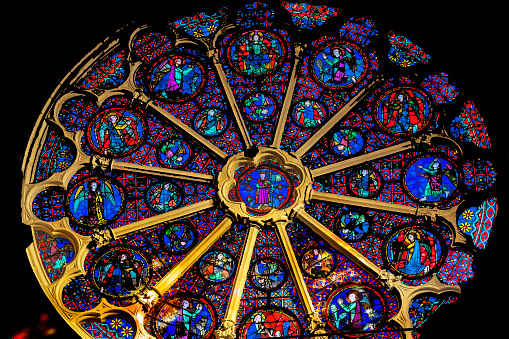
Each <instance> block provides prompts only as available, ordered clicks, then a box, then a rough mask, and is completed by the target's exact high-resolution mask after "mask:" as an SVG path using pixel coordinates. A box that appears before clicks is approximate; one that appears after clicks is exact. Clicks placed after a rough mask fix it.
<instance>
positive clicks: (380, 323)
mask: <svg viewBox="0 0 509 339" xmlns="http://www.w3.org/2000/svg"><path fill="white" fill-rule="evenodd" d="M348 287H360V288H367V289H369V290H370V292H372V293H373V294H375V295H376V296H377V297H378V298H379V300H380V304H381V306H382V309H383V312H382V316H381V317H380V319H379V320H378V324H377V326H375V330H378V329H380V327H382V326H383V324H384V322H385V319H386V318H387V300H385V297H384V295H383V294H382V293H381V292H379V291H378V290H377V289H375V288H373V287H371V286H369V285H364V284H358V283H355V282H347V283H344V284H342V285H340V286H338V287H337V288H336V289H334V290H333V291H332V292H331V293H330V294H329V296H328V297H327V300H326V302H325V307H324V308H323V310H322V312H323V313H322V317H323V319H327V325H328V326H329V327H330V328H331V329H332V330H333V331H334V330H339V331H341V329H338V328H336V327H335V326H334V325H333V324H332V322H331V320H330V319H331V318H330V315H329V306H330V304H331V302H332V300H333V299H334V297H335V296H336V294H337V292H338V291H340V290H341V289H346V288H348ZM342 334H343V335H344V336H345V337H354V338H358V337H363V336H366V335H368V334H370V332H365V333H357V334H348V332H342Z"/></svg>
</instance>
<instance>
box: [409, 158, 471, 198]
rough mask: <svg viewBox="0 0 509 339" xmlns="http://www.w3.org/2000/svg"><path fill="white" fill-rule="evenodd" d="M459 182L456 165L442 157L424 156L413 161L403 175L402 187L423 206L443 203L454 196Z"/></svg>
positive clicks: (459, 177) (459, 175) (459, 176)
mask: <svg viewBox="0 0 509 339" xmlns="http://www.w3.org/2000/svg"><path fill="white" fill-rule="evenodd" d="M460 181H461V174H460V173H459V172H458V170H457V169H456V165H454V163H453V162H452V160H449V159H448V158H446V157H445V156H443V155H437V154H435V155H433V154H432V155H424V156H421V157H419V158H417V159H415V160H413V161H412V162H411V163H410V164H409V165H408V167H407V168H406V169H405V170H404V173H403V187H404V188H405V189H406V191H407V192H408V194H409V195H410V196H411V197H412V198H414V199H415V200H417V201H419V202H420V203H424V204H434V203H443V202H445V201H446V200H449V198H450V197H452V196H454V195H455V194H456V192H457V190H458V185H459V183H460Z"/></svg>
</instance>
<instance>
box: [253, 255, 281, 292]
mask: <svg viewBox="0 0 509 339" xmlns="http://www.w3.org/2000/svg"><path fill="white" fill-rule="evenodd" d="M262 260H266V261H269V260H270V261H273V262H277V264H278V265H279V267H281V269H282V271H283V280H281V281H280V282H279V283H278V284H277V286H274V287H272V288H268V289H266V288H261V287H260V286H258V284H256V283H255V282H254V278H253V276H254V274H253V270H254V267H255V265H256V264H258V263H259V262H261V261H262ZM248 279H249V282H250V283H251V285H253V288H254V289H256V290H258V291H261V292H265V293H269V292H273V291H275V290H277V289H278V288H280V287H281V286H283V285H284V284H285V283H286V281H287V280H288V271H287V270H285V269H284V265H283V263H282V262H281V261H280V260H277V259H275V258H271V257H263V258H259V259H257V260H256V261H255V262H254V263H253V265H252V266H251V268H250V269H249V273H248Z"/></svg>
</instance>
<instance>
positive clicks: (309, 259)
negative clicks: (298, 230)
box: [300, 247, 335, 278]
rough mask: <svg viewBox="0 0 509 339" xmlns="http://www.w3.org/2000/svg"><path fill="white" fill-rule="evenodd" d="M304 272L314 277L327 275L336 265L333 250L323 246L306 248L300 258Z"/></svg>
mask: <svg viewBox="0 0 509 339" xmlns="http://www.w3.org/2000/svg"><path fill="white" fill-rule="evenodd" d="M300 265H301V267H302V270H303V271H304V273H306V274H308V275H309V276H311V277H313V278H324V277H327V276H328V275H329V274H330V273H331V271H332V270H333V269H334V266H335V259H334V256H333V255H332V253H331V252H329V251H327V250H325V249H322V248H318V247H316V248H311V249H308V250H306V251H305V252H304V253H303V254H302V256H301V259H300Z"/></svg>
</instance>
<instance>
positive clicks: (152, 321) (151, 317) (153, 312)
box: [145, 292, 217, 339]
mask: <svg viewBox="0 0 509 339" xmlns="http://www.w3.org/2000/svg"><path fill="white" fill-rule="evenodd" d="M185 297H187V298H189V299H195V300H198V301H201V302H202V303H203V304H205V307H206V308H207V310H208V311H209V312H210V313H211V317H210V318H211V319H210V320H211V325H210V329H209V330H208V331H207V334H206V335H205V336H204V338H210V336H211V334H212V333H213V330H214V329H215V328H216V322H217V310H216V309H215V308H214V306H213V305H212V303H211V302H210V300H209V299H208V298H207V297H205V296H202V295H199V294H197V293H192V292H179V293H176V294H173V295H165V296H163V297H161V298H160V299H159V301H158V303H157V304H156V305H154V307H152V308H151V309H150V311H149V313H148V316H147V317H145V319H148V325H149V326H150V327H151V329H152V331H153V332H154V334H155V335H156V337H157V338H158V339H165V337H163V336H162V335H161V334H160V333H159V329H158V327H157V324H158V323H159V320H158V316H159V313H160V312H161V310H162V308H163V307H164V306H165V305H166V304H168V305H170V303H169V302H166V299H165V298H171V299H177V298H185ZM179 305H180V303H179Z"/></svg>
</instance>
